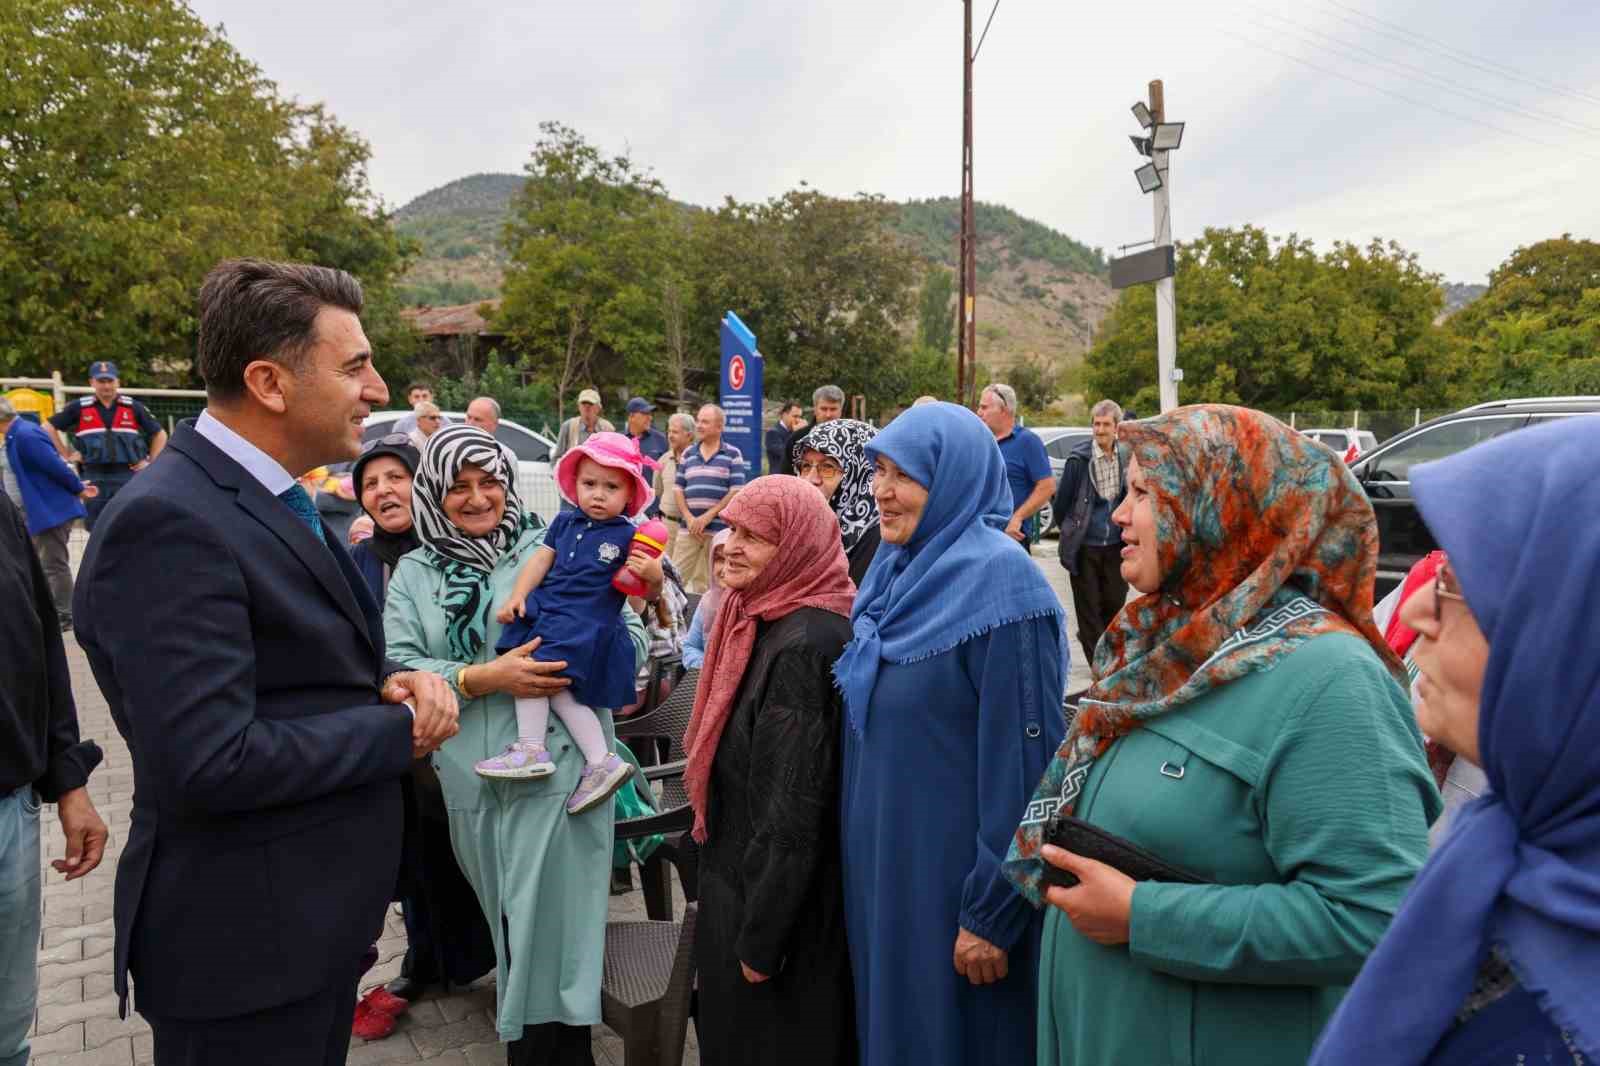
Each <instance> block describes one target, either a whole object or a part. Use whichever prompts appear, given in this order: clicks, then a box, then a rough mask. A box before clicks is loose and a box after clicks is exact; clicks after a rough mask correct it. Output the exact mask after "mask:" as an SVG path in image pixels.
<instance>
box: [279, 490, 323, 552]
mask: <svg viewBox="0 0 1600 1066" xmlns="http://www.w3.org/2000/svg"><path fill="white" fill-rule="evenodd" d="M278 499H280V500H282V501H283V502H284V503H286V504H288V505H289V510H291V511H293V512H294V516H295V517H296V518H298V519H300V521H302V522H304V523H305V524H306V526H307V527H308V528H309V529H310V530H311V535H312V536H314V537H316V538H317V541H318V542H319V543H320V542H321V541H322V516H321V515H319V514H318V513H317V505H316V504H314V503H312V502H311V497H310V496H309V495H308V494H307V493H306V490H305V489H303V488H301V487H300V483H299V482H295V483H294V484H293V485H291V486H289V487H288V488H287V489H284V490H283V491H282V492H280V493H278Z"/></svg>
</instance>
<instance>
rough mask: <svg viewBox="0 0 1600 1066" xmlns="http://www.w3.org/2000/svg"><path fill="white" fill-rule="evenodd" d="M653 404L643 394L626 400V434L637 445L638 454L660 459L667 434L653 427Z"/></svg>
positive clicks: (665, 445) (665, 448)
mask: <svg viewBox="0 0 1600 1066" xmlns="http://www.w3.org/2000/svg"><path fill="white" fill-rule="evenodd" d="M655 409H656V407H655V404H653V403H651V402H650V401H649V400H647V399H645V398H644V397H643V396H635V397H634V398H633V399H631V400H629V401H628V436H630V437H632V438H633V439H634V441H635V442H636V443H637V444H638V445H639V454H641V455H644V456H648V457H649V458H651V459H655V460H657V461H660V459H661V457H662V456H663V455H665V454H667V436H666V434H665V433H662V432H661V431H660V430H659V429H657V428H656V427H655V422H654V419H652V418H651V417H650V416H651V414H652V413H653V412H654V411H655Z"/></svg>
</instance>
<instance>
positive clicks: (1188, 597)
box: [1003, 404, 1405, 905]
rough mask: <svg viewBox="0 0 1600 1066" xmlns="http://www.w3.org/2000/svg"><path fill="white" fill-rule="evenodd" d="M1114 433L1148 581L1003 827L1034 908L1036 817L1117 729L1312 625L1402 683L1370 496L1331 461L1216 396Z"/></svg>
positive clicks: (1225, 676) (1015, 872) (1249, 663)
mask: <svg viewBox="0 0 1600 1066" xmlns="http://www.w3.org/2000/svg"><path fill="white" fill-rule="evenodd" d="M1119 434H1120V437H1121V440H1122V442H1123V443H1124V444H1127V445H1129V446H1131V448H1132V449H1133V454H1134V457H1135V458H1136V459H1138V461H1139V468H1140V470H1141V471H1142V473H1143V476H1144V485H1145V491H1147V492H1149V493H1150V494H1151V495H1152V496H1153V497H1154V499H1153V504H1154V507H1155V517H1156V535H1157V541H1158V553H1159V559H1160V569H1161V575H1162V584H1161V587H1160V588H1159V589H1157V590H1156V591H1155V592H1151V593H1147V594H1146V595H1144V596H1142V597H1140V598H1139V599H1137V600H1134V601H1133V602H1132V603H1130V604H1128V605H1127V606H1126V607H1124V608H1123V609H1122V611H1121V612H1120V613H1119V614H1118V615H1117V616H1116V618H1115V619H1113V620H1112V623H1111V626H1110V628H1109V629H1107V630H1106V634H1105V636H1104V637H1103V638H1102V639H1101V641H1100V645H1099V647H1098V648H1097V649H1096V650H1095V657H1094V685H1093V686H1092V687H1091V688H1090V689H1089V691H1088V692H1087V693H1085V694H1084V696H1083V698H1082V699H1081V700H1080V701H1079V703H1078V708H1079V712H1078V716H1077V718H1076V719H1075V720H1074V722H1073V724H1072V728H1071V730H1070V731H1069V732H1068V733H1067V738H1066V740H1064V741H1063V742H1062V744H1061V747H1060V749H1059V750H1057V752H1056V755H1055V758H1054V760H1052V761H1051V763H1050V766H1049V767H1048V768H1047V769H1046V770H1045V776H1044V779H1043V780H1041V781H1040V782H1039V787H1038V789H1037V790H1036V791H1035V792H1034V795H1033V800H1032V801H1031V802H1030V803H1029V805H1028V810H1027V814H1026V815H1025V817H1024V821H1023V823H1022V824H1021V825H1020V826H1019V827H1018V828H1017V832H1016V837H1015V839H1014V840H1013V841H1012V845H1011V850H1010V853H1009V854H1008V855H1007V856H1006V860H1005V863H1004V866H1003V869H1004V872H1005V874H1006V876H1007V877H1009V878H1010V879H1011V880H1012V881H1013V882H1014V883H1015V884H1016V886H1017V889H1018V891H1019V892H1021V893H1022V895H1023V896H1025V897H1026V898H1027V899H1028V900H1029V901H1030V902H1032V903H1034V904H1035V905H1038V904H1039V903H1040V899H1041V896H1040V877H1041V874H1042V866H1041V864H1040V859H1039V858H1038V854H1039V848H1040V845H1041V844H1042V836H1043V831H1044V826H1045V823H1046V822H1047V821H1048V820H1049V818H1050V817H1051V816H1052V815H1054V814H1056V813H1057V812H1058V811H1059V812H1060V813H1061V814H1071V813H1072V811H1073V809H1074V807H1075V806H1076V804H1077V801H1078V796H1079V793H1080V792H1081V790H1082V788H1083V783H1084V781H1085V780H1086V779H1087V778H1088V776H1089V770H1090V768H1091V766H1092V764H1093V763H1094V761H1095V760H1096V759H1097V758H1099V757H1100V756H1101V755H1102V754H1104V753H1105V751H1106V750H1107V749H1108V748H1110V747H1111V745H1112V743H1113V742H1114V741H1115V740H1116V739H1117V738H1118V737H1121V736H1123V735H1125V734H1127V733H1131V732H1132V731H1133V730H1135V729H1138V728H1139V727H1141V726H1142V725H1144V723H1145V722H1147V721H1149V720H1151V719H1153V718H1157V717H1159V716H1161V715H1163V714H1167V713H1169V712H1171V711H1174V710H1177V709H1178V708H1180V707H1182V706H1183V705H1184V704H1186V703H1189V702H1190V701H1192V700H1196V699H1198V698H1200V697H1201V696H1204V695H1207V694H1208V693H1210V692H1211V691H1213V690H1214V689H1216V688H1218V687H1219V686H1222V685H1226V684H1227V683H1229V682H1230V681H1235V680H1237V679H1239V678H1241V677H1244V676H1246V675H1248V674H1252V673H1256V672H1259V671H1263V670H1270V669H1272V668H1273V667H1274V666H1276V665H1278V663H1280V662H1282V661H1283V660H1284V658H1285V657H1287V656H1288V654H1289V653H1290V652H1292V651H1294V650H1295V649H1296V648H1298V647H1299V646H1300V645H1302V644H1303V643H1305V642H1306V641H1307V640H1310V639H1311V638H1313V637H1315V636H1318V635H1320V634H1323V633H1334V632H1339V633H1350V634H1353V635H1356V636H1359V637H1361V638H1362V639H1364V640H1365V641H1366V642H1367V643H1368V644H1369V645H1370V646H1371V647H1372V649H1373V651H1374V652H1375V653H1376V654H1377V655H1378V657H1379V658H1381V659H1382V660H1383V662H1384V665H1386V666H1387V667H1388V668H1389V671H1390V673H1391V674H1393V675H1394V677H1395V680H1396V681H1397V682H1399V683H1401V684H1402V685H1403V684H1404V681H1405V670H1404V667H1402V666H1401V665H1400V660H1399V659H1398V658H1397V657H1396V656H1395V654H1394V652H1392V651H1390V650H1389V646H1388V644H1386V643H1384V640H1383V635H1382V634H1381V633H1379V632H1378V628H1377V626H1376V625H1374V624H1373V621H1372V589H1373V580H1374V578H1375V577H1376V576H1377V568H1378V529H1377V523H1376V521H1375V520H1374V518H1373V513H1372V504H1371V503H1370V502H1368V500H1367V495H1366V493H1365V492H1364V491H1363V490H1362V488H1361V485H1360V483H1359V482H1358V481H1356V479H1355V475H1353V474H1351V473H1350V471H1349V470H1348V469H1346V467H1345V465H1344V463H1342V462H1340V461H1339V459H1338V457H1336V456H1335V455H1334V454H1333V453H1332V452H1330V451H1329V450H1328V449H1327V448H1323V447H1320V446H1319V445H1317V444H1316V443H1314V442H1312V441H1311V440H1309V439H1308V438H1306V437H1302V436H1301V435H1300V434H1298V433H1296V432H1295V431H1294V430H1292V429H1290V428H1289V427H1288V426H1286V425H1284V424H1283V423H1281V422H1279V421H1278V420H1277V419H1275V418H1273V417H1271V416H1270V415H1265V414H1262V413H1261V412H1260V411H1252V410H1249V409H1248V408H1244V407H1226V406H1222V405H1220V404H1217V405H1201V406H1195V407H1180V408H1178V409H1177V410H1175V411H1171V412H1169V413H1167V414H1164V415H1162V416H1160V417H1159V418H1152V419H1147V420H1144V421H1140V422H1124V423H1122V426H1121V429H1120V430H1119Z"/></svg>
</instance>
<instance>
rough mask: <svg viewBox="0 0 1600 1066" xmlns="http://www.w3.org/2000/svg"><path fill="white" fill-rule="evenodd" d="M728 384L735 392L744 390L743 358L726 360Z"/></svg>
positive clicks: (737, 357) (737, 356) (736, 357)
mask: <svg viewBox="0 0 1600 1066" xmlns="http://www.w3.org/2000/svg"><path fill="white" fill-rule="evenodd" d="M728 384H729V385H731V386H732V387H733V388H734V389H736V390H737V389H742V388H744V356H742V355H736V356H734V357H733V358H732V359H730V360H728Z"/></svg>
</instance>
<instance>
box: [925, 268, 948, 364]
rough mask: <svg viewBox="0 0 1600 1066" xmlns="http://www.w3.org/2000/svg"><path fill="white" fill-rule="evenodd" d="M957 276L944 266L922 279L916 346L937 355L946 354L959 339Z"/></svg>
mask: <svg viewBox="0 0 1600 1066" xmlns="http://www.w3.org/2000/svg"><path fill="white" fill-rule="evenodd" d="M955 289H956V276H955V274H953V273H952V272H950V271H948V270H946V269H945V268H944V267H942V266H938V265H933V266H930V267H928V273H927V276H925V277H924V278H923V279H922V295H921V296H920V297H919V298H918V300H917V343H918V344H919V345H921V346H922V347H924V348H931V349H933V350H934V351H936V352H947V351H949V350H950V344H951V342H952V341H953V340H955V336H956V310H955V305H954V303H953V302H952V301H953V300H954V299H955Z"/></svg>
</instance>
